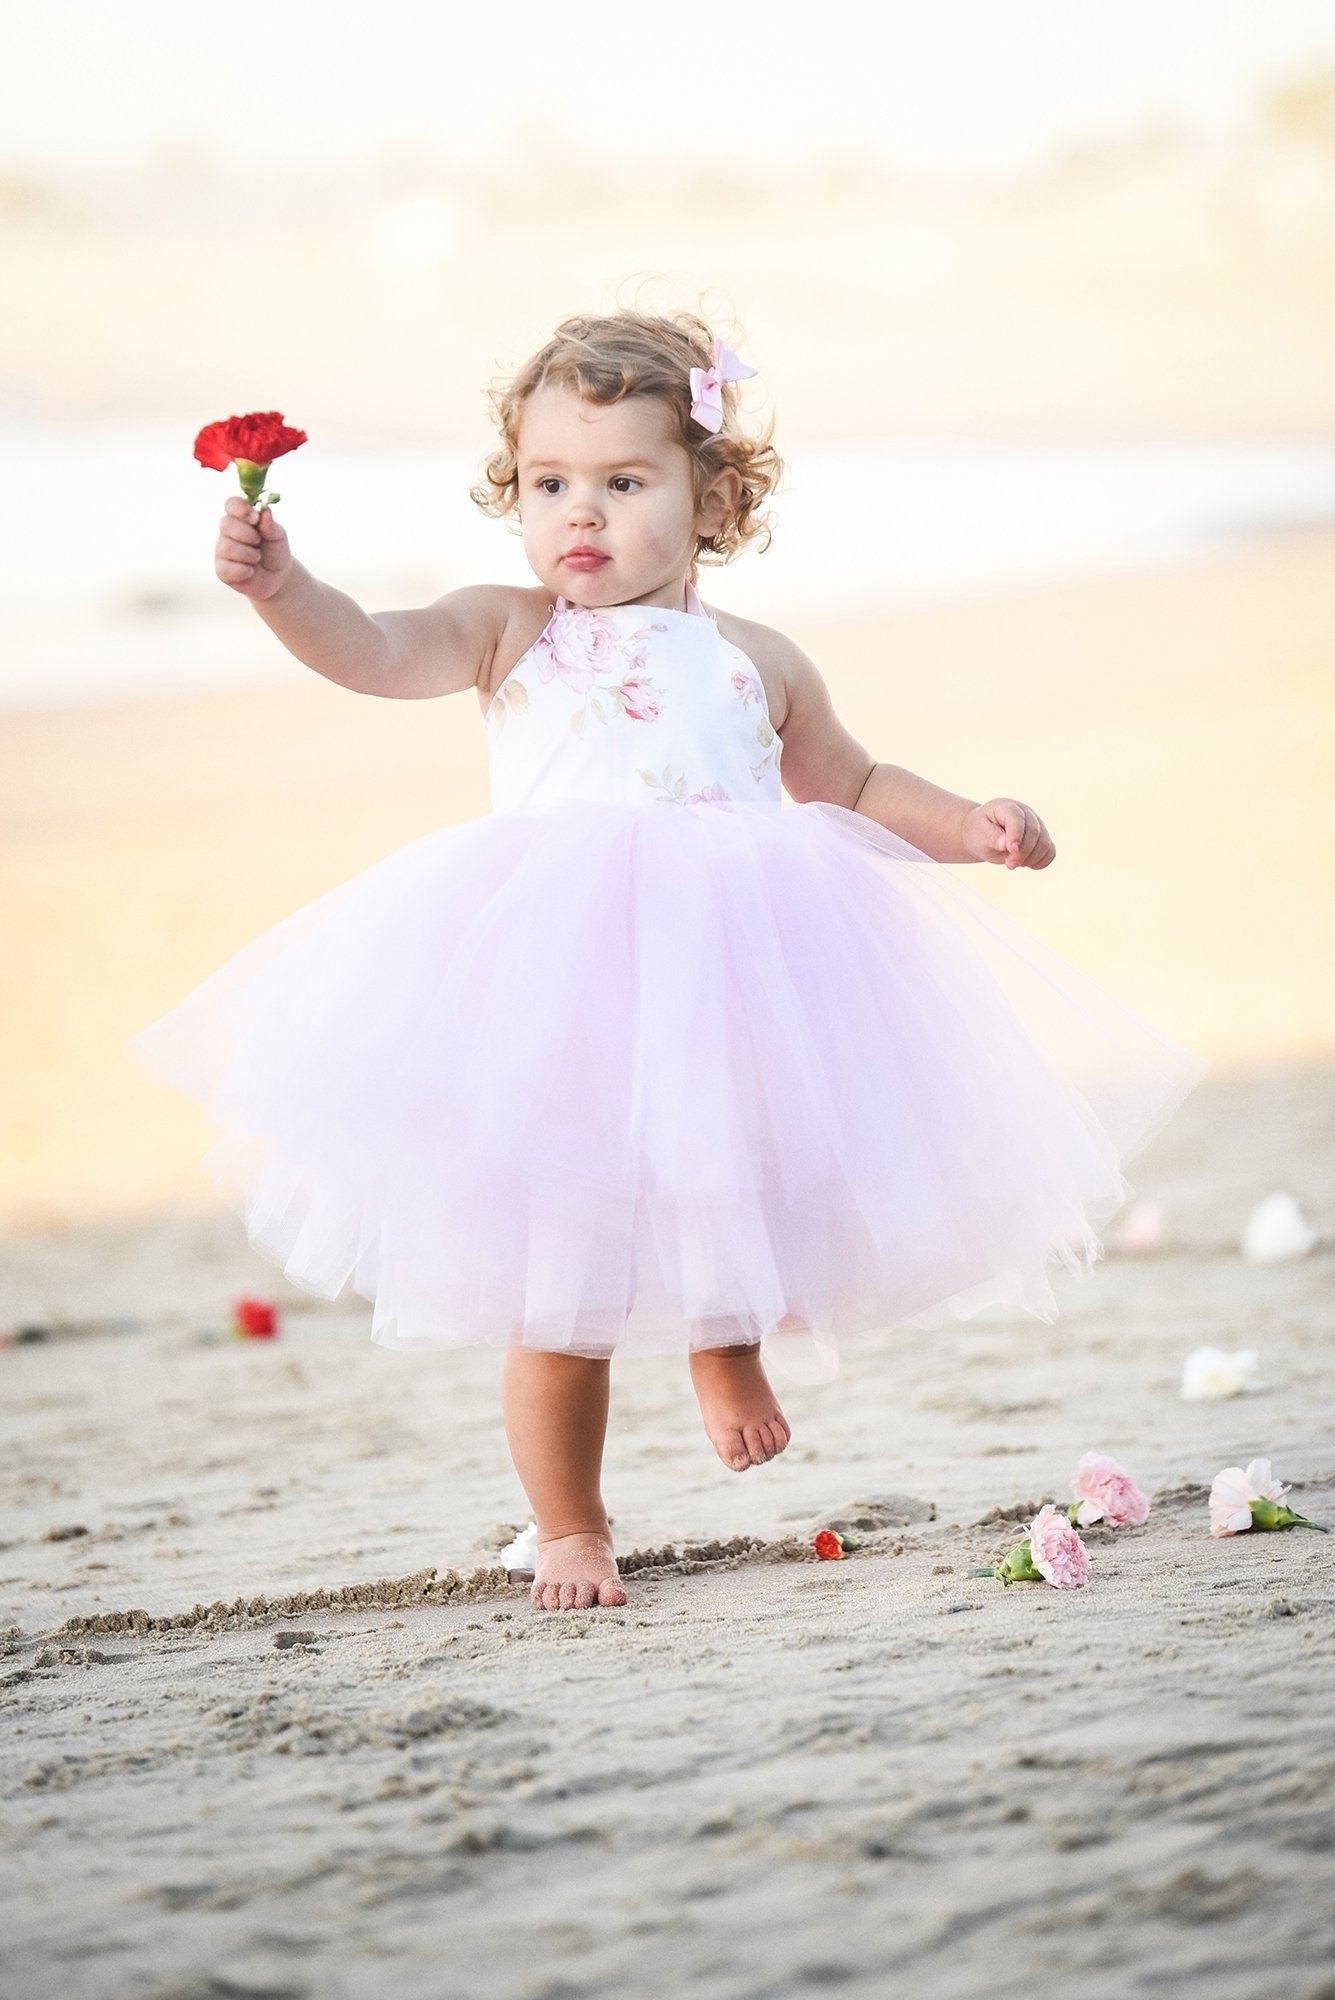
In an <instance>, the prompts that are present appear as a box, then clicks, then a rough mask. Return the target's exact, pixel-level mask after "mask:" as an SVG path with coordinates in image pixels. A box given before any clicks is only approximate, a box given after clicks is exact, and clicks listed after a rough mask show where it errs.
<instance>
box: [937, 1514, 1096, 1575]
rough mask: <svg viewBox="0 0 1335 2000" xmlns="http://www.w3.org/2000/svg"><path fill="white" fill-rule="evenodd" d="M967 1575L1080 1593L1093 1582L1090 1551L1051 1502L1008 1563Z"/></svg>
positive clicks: (1000, 1563)
mask: <svg viewBox="0 0 1335 2000" xmlns="http://www.w3.org/2000/svg"><path fill="white" fill-rule="evenodd" d="M965 1574H966V1575H967V1576H994V1577H995V1578H996V1579H997V1582H998V1583H1050V1584H1052V1585H1053V1586H1054V1587H1055V1588H1056V1589H1057V1590H1076V1589H1078V1588H1079V1586H1080V1585H1081V1584H1082V1583H1088V1582H1089V1550H1088V1549H1087V1548H1086V1547H1085V1545H1084V1543H1083V1542H1082V1541H1081V1539H1080V1537H1079V1535H1077V1533H1076V1531H1075V1529H1074V1528H1073V1527H1072V1526H1071V1523H1070V1521H1069V1520H1068V1519H1067V1517H1066V1515H1065V1514H1063V1513H1061V1512H1060V1511H1059V1510H1058V1509H1057V1508H1056V1507H1054V1506H1053V1504H1052V1502H1051V1501H1048V1502H1047V1504H1046V1505H1045V1506H1043V1507H1040V1508H1039V1510H1038V1512H1037V1514H1036V1515H1035V1516H1034V1519H1033V1523H1032V1525H1031V1527H1030V1529H1029V1532H1028V1534H1027V1535H1026V1536H1025V1538H1024V1540H1023V1541H1022V1542H1021V1543H1019V1545H1018V1546H1017V1547H1016V1548H1013V1549H1012V1550H1011V1552H1010V1554H1009V1555H1008V1556H1007V1557H1006V1558H1005V1560H1004V1561H1002V1562H999V1563H996V1564H994V1565H992V1566H990V1567H989V1568H987V1569H971V1570H967V1571H966V1572H965Z"/></svg>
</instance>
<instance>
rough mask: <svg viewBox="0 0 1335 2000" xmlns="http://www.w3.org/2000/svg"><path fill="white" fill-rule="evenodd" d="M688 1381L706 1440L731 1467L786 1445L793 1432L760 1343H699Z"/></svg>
mask: <svg viewBox="0 0 1335 2000" xmlns="http://www.w3.org/2000/svg"><path fill="white" fill-rule="evenodd" d="M691 1380H692V1382H693V1383H694V1384H695V1393H696V1395H697V1397H698V1398H699V1401H700V1414H701V1416H702V1417H703V1418H704V1420H705V1430H706V1432H707V1434H708V1436H709V1441H710V1443H711V1444H712V1445H713V1447H714V1449H715V1451H716V1452H717V1453H718V1455H719V1457H720V1458H721V1459H722V1460H723V1463H724V1464H725V1465H726V1466H728V1467H729V1469H730V1470H731V1471H733V1472H746V1471H748V1470H749V1469H750V1467H751V1466H753V1465H764V1464H765V1462H766V1460H767V1459H771V1458H775V1457H777V1455H778V1454H779V1452H781V1451H782V1450H783V1449H784V1447H785V1445H786V1444H787V1443H788V1440H789V1438H790V1437H791V1436H792V1432H791V1431H790V1430H789V1428H788V1420H787V1418H786V1417H785V1416H784V1414H783V1411H782V1410H781V1409H780V1408H779V1404H778V1399H777V1398H776V1396H775V1394H774V1391H773V1390H772V1389H771V1388H770V1385H769V1380H768V1378H767V1376H766V1374H765V1371H764V1369H763V1368H762V1367H761V1365H760V1349H759V1348H758V1347H697V1348H695V1349H694V1350H693V1352H692V1354H691Z"/></svg>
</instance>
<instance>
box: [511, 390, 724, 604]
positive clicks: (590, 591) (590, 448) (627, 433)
mask: <svg viewBox="0 0 1335 2000" xmlns="http://www.w3.org/2000/svg"><path fill="white" fill-rule="evenodd" d="M669 420H670V412H669V411H668V409H667V407H666V405H665V404H664V403H663V402H662V400H661V399H660V398H659V397H657V396H626V397H623V398H622V400H621V401H620V402H619V403H593V402H589V401H588V400H587V399H586V398H585V397H583V396H581V395H580V394H579V392H578V390H576V389H573V388H569V387H566V386H560V387H557V386H556V385H554V384H549V385H548V386H547V387H546V388H543V389H538V390H535V392H534V393H533V395H531V396H530V397H529V399H528V401H527V402H526V403H525V405H524V409H523V413H522V415H521V417H520V423H519V441H518V453H517V457H518V474H519V518H520V522H521V524H522V527H523V530H524V553H525V554H526V555H527V557H528V559H529V562H530V563H531V564H532V566H533V570H534V572H535V574H536V575H537V576H539V577H540V578H541V579H542V581H543V583H545V584H546V585H547V587H548V589H549V590H552V591H556V592H559V593H560V594H561V595H562V596H564V597H567V598H569V599H570V600H571V601H572V602H573V603H576V604H585V605H590V606H596V605H599V604H627V603H631V602H636V601H641V600H644V601H650V602H652V601H657V602H658V603H660V604H665V605H669V606H671V607H673V608H675V609H678V610H679V609H680V608H681V590H682V582H683V579H684V578H685V577H686V576H687V575H688V573H689V571H690V568H691V564H692V562H693V561H694V559H695V552H696V536H697V535H710V534H713V532H714V531H715V529H716V528H718V527H719V526H721V525H722V521H723V519H724V517H725V514H726V503H725V500H724V498H723V491H722V490H721V489H718V490H715V491H713V492H711V493H710V494H709V495H707V496H706V498H705V500H704V502H703V503H702V505H701V507H700V508H699V509H698V510H697V508H696V504H695V493H694V489H693V487H692V484H691V461H690V455H689V453H688V452H687V450H686V447H685V446H684V445H683V444H682V443H681V442H680V441H679V440H678V439H677V438H674V437H673V436H672V435H671V433H670V431H669V428H668V426H669ZM731 477H732V478H734V479H735V478H736V474H735V473H734V474H732V475H731ZM580 547H585V548H591V549H596V550H597V551H598V552H599V554H600V555H602V556H603V557H604V558H605V560H604V561H602V562H599V563H588V564H585V565H584V566H583V567H581V566H580V565H579V564H578V563H577V562H573V561H571V560H570V556H571V551H572V550H574V549H577V548H580Z"/></svg>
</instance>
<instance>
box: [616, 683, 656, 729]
mask: <svg viewBox="0 0 1335 2000" xmlns="http://www.w3.org/2000/svg"><path fill="white" fill-rule="evenodd" d="M615 692H616V693H617V694H619V695H620V696H621V704H622V707H623V709H624V711H625V713H626V714H627V715H628V716H629V717H630V719H631V721H632V722H656V721H657V720H658V718H659V716H660V715H661V714H662V713H663V705H662V703H661V702H660V701H659V699H658V696H657V694H656V693H655V692H654V688H653V683H652V682H651V681H647V680H642V681H635V680H631V681H622V683H621V686H620V687H619V688H617V689H616V690H615Z"/></svg>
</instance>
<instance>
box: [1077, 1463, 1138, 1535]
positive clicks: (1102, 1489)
mask: <svg viewBox="0 0 1335 2000" xmlns="http://www.w3.org/2000/svg"><path fill="white" fill-rule="evenodd" d="M1071 1492H1072V1493H1073V1494H1074V1496H1075V1498H1076V1500H1077V1501H1078V1502H1079V1505H1078V1506H1076V1507H1073V1508H1072V1509H1071V1511H1070V1519H1071V1520H1072V1521H1073V1522H1075V1524H1076V1525H1077V1527H1081V1528H1092V1527H1093V1525H1094V1523H1095V1522H1096V1521H1102V1522H1103V1523H1104V1524H1105V1526H1107V1527H1109V1528H1139V1527H1143V1526H1144V1524H1145V1522H1146V1521H1147V1520H1148V1519H1149V1512H1150V1503H1149V1501H1148V1500H1147V1499H1146V1498H1145V1495H1144V1494H1143V1493H1142V1492H1141V1490H1140V1488H1139V1487H1138V1486H1137V1484H1136V1482H1135V1480H1134V1479H1133V1478H1132V1477H1131V1474H1130V1473H1129V1472H1128V1471H1127V1469H1126V1467H1125V1466H1124V1465H1119V1464H1118V1463H1117V1460H1116V1459H1115V1458H1108V1457H1107V1456H1106V1455H1105V1454H1104V1453H1103V1452H1101V1451H1087V1452H1086V1453H1085V1454H1084V1456H1083V1457H1082V1458H1081V1460H1080V1463H1079V1464H1078V1465H1077V1466H1076V1469H1075V1478H1074V1479H1073V1480H1072V1481H1071Z"/></svg>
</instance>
